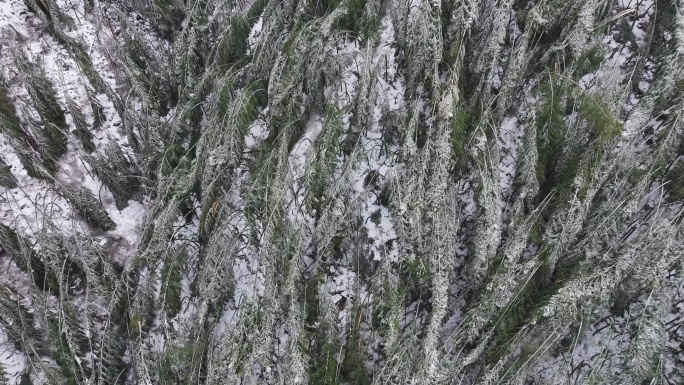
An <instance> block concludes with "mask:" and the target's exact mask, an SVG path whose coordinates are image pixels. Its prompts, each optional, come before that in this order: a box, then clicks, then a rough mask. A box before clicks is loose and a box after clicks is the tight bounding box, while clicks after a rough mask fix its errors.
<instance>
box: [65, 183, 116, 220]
mask: <svg viewBox="0 0 684 385" xmlns="http://www.w3.org/2000/svg"><path fill="white" fill-rule="evenodd" d="M63 190H64V198H65V199H66V200H67V201H68V202H69V203H70V204H71V206H73V207H74V208H75V209H77V210H78V211H79V213H80V215H81V216H82V217H83V219H85V221H86V222H88V224H90V225H91V226H93V227H96V228H99V229H101V230H105V231H108V230H114V229H115V228H116V223H114V222H113V221H112V219H111V218H110V217H109V214H107V211H105V209H104V207H102V203H100V201H98V200H97V198H96V197H95V196H94V195H93V193H91V192H90V191H88V190H87V189H86V188H84V187H80V186H79V187H66V186H65V187H64V189H63Z"/></svg>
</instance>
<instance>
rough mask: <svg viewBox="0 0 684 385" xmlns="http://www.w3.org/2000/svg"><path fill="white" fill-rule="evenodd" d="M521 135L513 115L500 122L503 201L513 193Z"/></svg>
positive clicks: (500, 165) (500, 175)
mask: <svg viewBox="0 0 684 385" xmlns="http://www.w3.org/2000/svg"><path fill="white" fill-rule="evenodd" d="M522 137H523V129H522V125H521V124H520V123H519V122H518V119H517V118H515V117H506V118H504V120H503V123H502V124H501V129H500V130H499V135H498V137H497V139H498V143H499V151H500V155H499V183H500V187H501V193H502V194H501V195H502V198H503V201H504V202H506V201H507V200H508V198H509V197H510V196H511V194H512V193H513V180H514V179H515V171H516V167H515V166H516V161H517V159H518V147H519V146H520V144H521V141H522Z"/></svg>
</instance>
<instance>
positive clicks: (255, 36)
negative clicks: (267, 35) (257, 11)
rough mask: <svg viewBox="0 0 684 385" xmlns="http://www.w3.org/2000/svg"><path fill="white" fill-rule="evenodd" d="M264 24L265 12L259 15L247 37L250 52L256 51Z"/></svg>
mask: <svg viewBox="0 0 684 385" xmlns="http://www.w3.org/2000/svg"><path fill="white" fill-rule="evenodd" d="M263 26H264V16H263V13H262V15H261V16H259V19H258V20H257V21H256V23H254V26H252V29H251V30H250V31H249V36H248V37H247V45H249V52H250V53H251V52H254V49H255V48H256V45H257V42H258V41H259V36H260V35H261V29H262V27H263Z"/></svg>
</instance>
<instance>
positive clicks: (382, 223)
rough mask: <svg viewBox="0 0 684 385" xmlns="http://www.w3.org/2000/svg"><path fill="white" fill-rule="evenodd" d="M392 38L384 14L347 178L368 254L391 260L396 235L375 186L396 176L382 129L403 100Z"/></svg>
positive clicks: (391, 150)
mask: <svg viewBox="0 0 684 385" xmlns="http://www.w3.org/2000/svg"><path fill="white" fill-rule="evenodd" d="M393 42H394V28H393V25H392V23H391V19H390V17H388V16H386V17H384V18H383V19H382V22H381V33H380V41H379V43H378V47H377V49H376V51H375V52H374V54H373V57H372V61H371V63H369V65H370V66H372V68H374V69H375V71H376V79H375V81H376V83H375V86H376V94H377V95H378V99H377V100H376V102H375V107H374V109H373V122H372V123H371V127H370V129H368V130H365V132H363V133H362V135H361V137H360V139H359V140H360V143H359V144H358V146H359V147H360V151H361V154H362V155H361V156H360V157H359V160H358V165H357V169H356V170H355V172H354V173H353V174H352V175H351V178H350V183H351V184H352V185H353V186H354V190H355V191H356V193H357V198H356V199H358V200H359V201H361V203H360V205H359V206H360V208H361V216H362V218H363V219H364V222H363V223H364V227H365V228H366V230H367V232H368V238H369V241H370V242H371V245H370V247H371V253H372V255H371V256H370V257H371V258H372V259H373V260H381V259H383V258H389V260H390V261H396V260H397V258H398V251H397V249H396V247H394V246H393V245H392V241H393V240H394V239H396V237H397V235H396V232H395V230H394V224H393V222H392V217H391V214H390V211H389V209H388V208H387V207H384V206H382V205H381V204H380V203H379V199H378V194H379V193H380V191H379V190H378V189H377V188H374V186H375V185H382V184H384V183H388V179H389V178H392V177H395V176H396V169H395V168H396V165H395V163H394V156H393V155H392V154H393V153H395V152H396V150H397V149H396V148H395V146H389V145H388V144H387V143H386V138H385V135H384V132H385V130H388V129H389V128H388V127H384V126H383V125H382V123H381V122H382V118H383V114H387V113H390V112H393V111H397V110H399V109H401V108H402V107H403V104H404V97H403V96H404V86H403V83H402V81H401V78H400V77H399V76H398V74H397V72H398V68H397V63H396V62H395V59H394V55H395V48H394V44H393ZM369 70H370V69H369ZM373 179H375V180H373Z"/></svg>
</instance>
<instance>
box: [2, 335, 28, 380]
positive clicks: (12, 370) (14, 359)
mask: <svg viewBox="0 0 684 385" xmlns="http://www.w3.org/2000/svg"><path fill="white" fill-rule="evenodd" d="M25 367H26V357H24V354H23V353H21V352H20V351H18V350H16V349H15V348H14V346H13V344H12V343H11V342H9V341H8V339H7V334H6V333H5V331H4V330H2V328H0V372H2V371H4V372H5V375H6V376H7V379H8V380H9V385H15V384H19V383H20V376H21V374H22V372H23V371H24V368H25Z"/></svg>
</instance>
